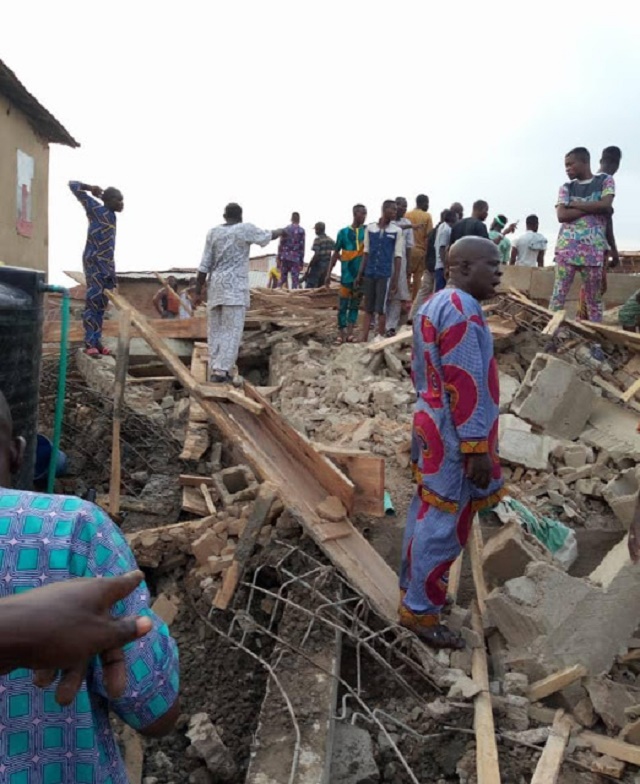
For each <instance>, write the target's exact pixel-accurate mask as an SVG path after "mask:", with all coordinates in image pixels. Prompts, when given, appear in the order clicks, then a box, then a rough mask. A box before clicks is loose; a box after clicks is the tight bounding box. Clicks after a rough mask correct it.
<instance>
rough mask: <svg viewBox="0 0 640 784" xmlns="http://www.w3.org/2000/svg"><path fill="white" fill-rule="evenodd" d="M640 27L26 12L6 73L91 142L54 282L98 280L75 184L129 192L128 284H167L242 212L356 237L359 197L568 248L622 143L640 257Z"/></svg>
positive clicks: (592, 10)
mask: <svg viewBox="0 0 640 784" xmlns="http://www.w3.org/2000/svg"><path fill="white" fill-rule="evenodd" d="M5 6H6V7H5ZM639 22H640V7H639V6H638V5H637V4H635V3H629V4H628V6H627V5H626V4H625V2H624V0H609V2H608V3H607V4H606V8H605V7H603V5H602V4H601V3H595V2H589V1H588V0H585V1H584V2H582V3H580V4H579V6H578V5H577V4H574V3H558V2H557V1H555V0H554V1H553V2H549V1H548V0H542V2H538V3H537V4H535V5H534V4H526V5H525V4H524V3H522V2H516V3H514V2H513V0H511V1H510V2H502V0H487V2H485V3H484V4H479V3H471V2H467V0H459V2H458V3H455V4H454V3H438V4H436V3H433V2H425V0H421V2H417V1H416V0H405V1H404V2H403V3H401V4H398V5H397V6H395V5H388V4H383V3H382V2H380V0H368V2H355V0H341V2H337V0H325V1H324V2H322V3H318V2H314V0H306V1H305V2H291V1H290V0H270V2H257V1H256V0H244V2H235V3H222V2H206V3H205V2H201V0H181V2H179V3H169V2H165V0H155V1H154V2H150V1H149V0H135V2H131V0H129V1H128V2H126V3H125V2H124V0H111V2H109V3H99V4H98V3H87V2H86V0H83V1H82V2H79V1H78V0H58V2H56V3H51V2H50V0H46V1H43V0H23V2H21V3H5V4H4V5H3V9H2V25H0V58H1V59H3V60H4V61H5V62H6V64H7V65H8V66H9V67H10V68H12V69H13V70H14V71H15V72H16V74H17V75H18V77H19V78H20V80H21V81H22V82H23V83H24V84H25V85H26V87H27V88H28V89H29V90H30V91H31V92H32V93H33V94H34V95H35V96H36V97H37V98H38V100H39V101H40V102H41V103H42V104H44V105H45V106H46V107H47V109H49V111H51V112H52V113H53V114H54V115H55V116H56V117H57V118H58V119H59V120H60V121H61V122H62V123H63V125H64V126H65V127H66V128H67V130H68V131H69V132H70V133H71V134H72V135H73V136H74V137H75V138H76V139H77V140H78V141H79V142H80V144H81V147H80V148H79V149H77V150H72V149H69V148H66V147H62V146H59V145H53V146H52V150H51V162H50V208H49V217H50V242H49V245H50V248H49V249H50V254H49V270H50V280H51V281H52V282H54V283H64V282H69V281H68V278H65V276H64V275H63V274H62V271H63V270H65V269H73V270H80V269H81V267H82V264H81V256H82V250H83V246H84V239H85V234H86V219H85V217H84V213H83V211H82V208H81V207H80V205H79V204H78V203H77V202H76V200H75V199H74V198H73V196H72V195H71V194H70V192H69V191H68V189H67V182H68V181H69V180H70V179H78V180H81V181H84V182H88V183H89V184H95V185H100V186H101V187H103V188H104V187H106V186H109V185H114V186H116V187H118V188H120V189H121V190H122V191H123V193H124V197H125V211H124V212H123V213H122V215H121V216H119V218H118V236H117V246H116V264H117V267H118V268H119V269H120V270H135V269H139V270H142V269H147V270H152V269H155V270H164V269H168V268H170V267H187V268H188V267H195V266H197V265H198V263H199V261H200V256H201V254H202V250H203V247H204V241H205V236H206V233H207V231H208V229H209V228H211V227H212V226H214V225H216V224H217V223H220V222H221V215H222V212H223V209H224V205H225V204H226V203H227V202H229V201H238V202H240V204H242V206H243V208H244V217H245V220H247V221H250V222H252V223H255V224H257V225H258V226H261V227H263V228H269V229H274V228H278V227H281V226H284V225H286V224H287V223H288V222H289V218H290V214H291V212H292V211H293V210H296V211H298V212H300V213H301V216H302V225H303V226H305V227H306V228H307V230H308V235H309V236H311V235H312V234H313V225H314V224H315V222H316V221H319V220H322V221H324V222H325V223H326V225H327V233H328V234H329V235H330V236H334V237H335V234H336V232H337V231H338V230H339V229H340V228H341V227H342V226H345V225H347V224H348V223H349V222H350V219H351V207H352V205H353V204H355V203H357V202H363V203H364V204H366V205H367V207H368V209H369V217H370V219H371V220H374V219H377V217H378V216H379V212H380V205H381V203H382V201H383V200H384V199H387V198H395V197H396V196H406V197H407V198H408V200H409V203H410V206H411V204H412V202H413V200H414V198H415V196H416V195H417V194H418V193H427V194H428V195H429V196H430V198H431V211H432V213H433V214H434V217H436V219H437V216H439V213H440V211H441V210H442V209H444V208H445V207H448V206H449V205H450V203H451V202H452V201H454V200H455V201H460V202H462V203H463V204H464V205H465V209H466V214H468V213H469V212H470V209H471V204H472V202H473V201H475V200H476V199H480V198H482V199H485V200H487V201H488V202H489V205H490V210H491V214H492V215H494V214H496V213H498V212H500V213H504V214H505V215H507V217H508V218H509V220H510V221H511V220H518V219H519V220H520V227H519V228H520V229H521V230H524V219H525V217H526V216H527V215H528V214H529V213H532V212H533V213H537V214H538V215H539V216H540V223H541V226H540V230H541V231H542V232H543V233H545V234H546V235H547V237H548V238H549V240H550V243H551V244H553V241H554V239H555V235H556V234H557V222H556V219H555V210H554V205H555V200H556V196H557V193H558V189H559V187H560V185H561V184H562V183H563V182H564V181H565V179H566V178H565V174H564V165H563V161H564V154H565V153H566V152H567V151H568V150H569V149H571V148H572V147H575V146H586V147H588V148H589V149H590V150H591V152H592V162H593V163H594V167H593V168H594V171H595V170H596V169H597V163H598V160H599V157H600V151H601V150H602V148H603V147H604V146H607V145H611V144H615V145H618V146H619V147H621V148H622V152H623V159H622V167H621V170H620V172H619V174H618V176H617V177H616V185H617V192H618V195H617V197H616V200H615V217H614V221H615V229H616V235H617V238H618V247H619V248H620V249H621V250H622V249H628V250H638V249H640V220H639V219H638V217H637V216H638V209H637V205H640V153H639V149H638V144H639V140H640V100H639V98H640V94H639V93H640V90H639V88H638V84H639V81H638V75H639V74H640V47H639V46H638V44H637V31H638V29H639V27H638V23H639ZM274 248H275V245H274V246H272V247H271V248H270V250H271V249H274ZM260 252H262V251H260V250H259V249H256V254H257V253H260ZM548 255H549V254H548ZM550 261H551V259H550V258H548V259H547V263H549V262H550Z"/></svg>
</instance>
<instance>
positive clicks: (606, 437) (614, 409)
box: [580, 399, 640, 462]
mask: <svg viewBox="0 0 640 784" xmlns="http://www.w3.org/2000/svg"><path fill="white" fill-rule="evenodd" d="M637 428H638V415H637V414H636V413H634V412H633V411H630V410H628V409H626V408H623V407H621V406H619V405H617V404H616V403H612V402H610V401H609V400H604V399H599V400H597V401H596V403H595V404H594V407H593V410H592V412H591V414H590V416H589V420H588V422H587V425H586V427H585V428H584V430H583V432H582V433H581V434H580V440H581V441H582V442H583V443H584V444H587V446H592V447H594V448H596V449H598V450H603V451H604V452H606V453H608V454H609V455H610V457H611V458H612V459H613V460H614V461H616V462H617V461H619V460H633V461H636V462H638V461H640V433H638V429H637Z"/></svg>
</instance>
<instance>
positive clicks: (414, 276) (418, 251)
mask: <svg viewBox="0 0 640 784" xmlns="http://www.w3.org/2000/svg"><path fill="white" fill-rule="evenodd" d="M406 217H407V218H408V219H409V220H410V221H411V223H412V224H413V238H414V240H415V245H414V247H413V248H411V253H410V254H409V258H408V264H407V280H408V282H409V291H410V292H411V299H412V300H414V299H415V298H416V296H417V294H418V291H419V289H420V283H421V281H422V275H423V274H424V272H425V256H426V255H427V241H428V239H429V234H431V232H432V231H433V220H432V218H431V213H430V212H429V197H428V196H425V194H424V193H421V194H420V195H419V196H416V208H415V210H411V212H408V213H407V215H406Z"/></svg>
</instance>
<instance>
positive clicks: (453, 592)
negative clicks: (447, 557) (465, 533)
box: [447, 550, 464, 604]
mask: <svg viewBox="0 0 640 784" xmlns="http://www.w3.org/2000/svg"><path fill="white" fill-rule="evenodd" d="M463 561H464V550H463V551H462V552H461V553H460V555H459V556H458V557H457V558H456V560H455V561H454V562H453V565H452V566H451V569H449V584H448V585H447V596H448V597H449V598H450V599H451V601H452V602H453V603H454V604H455V603H456V600H457V598H458V589H459V588H460V577H461V575H462V563H463Z"/></svg>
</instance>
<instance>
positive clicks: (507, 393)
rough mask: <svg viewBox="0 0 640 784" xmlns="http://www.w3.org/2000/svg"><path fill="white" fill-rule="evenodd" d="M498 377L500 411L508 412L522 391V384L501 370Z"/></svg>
mask: <svg viewBox="0 0 640 784" xmlns="http://www.w3.org/2000/svg"><path fill="white" fill-rule="evenodd" d="M498 376H499V378H500V411H501V412H502V411H504V412H506V411H508V410H509V406H510V405H511V403H512V402H513V399H514V397H515V396H516V393H517V392H518V390H519V389H520V382H519V381H518V379H517V378H514V377H513V376H510V375H509V374H508V373H503V372H502V371H501V370H500V371H498Z"/></svg>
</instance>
